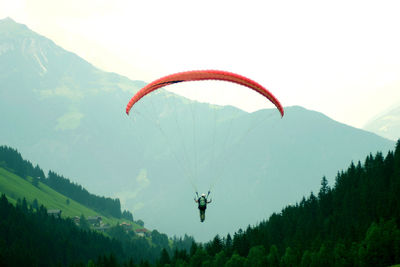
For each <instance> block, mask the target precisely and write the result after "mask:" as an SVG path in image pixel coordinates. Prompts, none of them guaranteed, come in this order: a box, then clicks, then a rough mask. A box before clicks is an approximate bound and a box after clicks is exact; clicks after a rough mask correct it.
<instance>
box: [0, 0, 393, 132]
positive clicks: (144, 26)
mask: <svg viewBox="0 0 400 267" xmlns="http://www.w3.org/2000/svg"><path fill="white" fill-rule="evenodd" d="M399 14H400V1H398V0H395V1H383V0H379V1H367V0H363V1H349V0H347V1H337V0H336V1H323V0H317V1H298V0H296V1H266V0H260V1H252V0H246V1H245V0H241V1H235V0H227V1H225V0H202V1H191V0H179V1H178V0H159V1H151V0H146V1H144V0H140V1H136V0H25V1H23V0H0V19H2V18H5V17H11V18H12V19H14V20H15V21H17V22H19V23H23V24H26V25H27V26H28V27H29V28H31V29H32V30H34V31H36V32H38V33H40V34H42V35H44V36H46V37H48V38H50V39H52V40H53V41H55V42H56V43H57V44H58V45H60V46H62V47H63V48H65V49H67V50H69V51H72V52H74V53H76V54H78V55H79V56H81V57H83V58H84V59H86V60H88V61H89V62H91V63H92V64H94V65H95V66H97V67H99V68H101V69H103V70H106V71H113V72H117V73H119V74H122V75H125V76H127V77H129V78H131V79H136V80H144V81H147V82H150V81H151V80H153V79H156V78H159V77H161V76H164V75H167V74H171V73H174V72H178V71H184V70H192V69H222V70H228V71H232V72H236V73H239V74H242V75H245V76H247V77H249V78H251V79H253V80H256V81H257V82H259V83H261V84H262V85H264V86H265V87H267V88H268V89H269V90H270V91H271V92H272V93H273V94H274V95H275V96H276V97H277V98H278V99H279V100H280V101H281V102H282V104H283V105H284V106H291V105H300V106H303V107H306V108H308V109H313V110H317V111H320V112H323V113H324V114H326V115H328V116H330V117H332V118H333V119H335V120H338V121H340V122H343V123H347V124H350V125H353V126H355V127H362V126H363V125H364V124H365V123H366V122H367V121H368V120H369V119H371V118H372V117H373V116H375V115H376V114H378V113H381V112H382V111H385V110H387V109H388V108H390V107H392V106H394V105H400V16H399ZM192 84H194V83H192ZM218 85H222V83H218ZM188 87H191V88H192V87H193V88H196V87H199V85H189V84H185V85H183V87H181V88H184V89H185V91H187V92H189V94H191V93H193V90H187V89H186V88H188ZM223 87H226V88H225V90H229V89H231V86H226V85H224V86H223ZM195 91H200V90H195ZM242 91H243V90H242ZM244 91H246V90H244ZM222 92H226V91H222ZM207 94H210V93H209V92H207ZM224 94H225V95H226V93H224ZM235 95H236V94H235ZM238 95H239V97H237V98H236V99H232V100H231V101H235V102H234V103H236V104H237V105H239V106H240V107H242V108H244V109H246V110H250V111H251V110H254V109H257V108H260V107H261V106H260V103H259V101H256V100H255V99H253V98H248V97H243V95H241V92H239V93H238ZM192 97H195V98H198V99H200V100H204V99H205V98H204V97H205V96H203V95H195V96H192ZM212 98H213V99H215V100H217V101H216V102H217V103H218V101H220V100H219V98H221V99H222V100H221V101H223V99H226V96H224V97H218V96H216V95H215V94H212ZM127 101H128V99H127ZM220 103H224V102H220Z"/></svg>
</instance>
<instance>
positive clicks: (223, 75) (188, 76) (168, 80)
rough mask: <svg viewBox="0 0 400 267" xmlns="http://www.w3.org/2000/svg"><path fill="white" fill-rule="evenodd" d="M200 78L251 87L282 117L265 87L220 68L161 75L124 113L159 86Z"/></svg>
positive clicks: (137, 95)
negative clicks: (268, 101)
mask: <svg viewBox="0 0 400 267" xmlns="http://www.w3.org/2000/svg"><path fill="white" fill-rule="evenodd" d="M201 80H221V81H228V82H233V83H237V84H240V85H243V86H246V87H248V88H250V89H253V90H254V91H256V92H257V93H260V94H261V95H263V96H264V97H266V98H267V99H269V100H270V101H271V102H272V103H273V104H274V105H275V106H276V107H277V109H278V110H279V112H280V114H281V116H282V117H283V114H284V112H283V107H282V105H281V104H280V103H279V101H278V99H277V98H276V97H275V96H274V95H272V94H271V93H270V92H269V91H268V90H267V89H265V88H264V87H263V86H262V85H260V84H258V83H257V82H255V81H253V80H250V79H249V78H246V77H244V76H241V75H239V74H235V73H232V72H227V71H220V70H194V71H185V72H179V73H175V74H171V75H168V76H165V77H162V78H160V79H158V80H155V81H153V82H151V83H149V84H148V85H146V86H145V87H143V88H142V89H140V90H139V91H138V92H137V93H136V94H135V95H134V96H133V97H132V98H131V100H130V101H129V103H128V105H127V106H126V114H128V115H129V111H130V110H131V108H132V106H133V105H134V104H135V103H136V102H138V101H139V100H140V99H141V98H142V97H144V96H145V95H147V94H149V93H151V92H153V91H154V90H157V89H159V88H161V87H164V86H167V85H170V84H174V83H179V82H188V81H201Z"/></svg>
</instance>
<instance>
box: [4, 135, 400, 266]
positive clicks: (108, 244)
mask: <svg viewBox="0 0 400 267" xmlns="http://www.w3.org/2000/svg"><path fill="white" fill-rule="evenodd" d="M1 164H3V165H5V163H4V160H3V162H2V163H1ZM28 165H29V164H28ZM7 167H8V168H16V169H17V167H16V166H14V165H12V164H10V163H8V162H7ZM34 170H35V168H34V167H32V169H30V171H34ZM23 171H26V170H20V172H23ZM42 179H43V178H42ZM46 179H48V178H46ZM399 195H400V140H399V141H398V142H397V144H396V147H395V150H394V151H390V152H389V153H388V154H387V155H386V156H384V155H382V153H377V154H376V155H372V154H370V155H368V156H367V157H366V159H365V161H364V162H357V163H353V162H351V163H350V165H349V167H348V168H347V169H346V170H343V171H340V172H338V173H337V176H336V178H335V183H334V185H332V186H330V185H329V184H328V180H327V178H326V177H322V179H321V187H320V189H319V192H316V193H314V192H311V193H310V195H309V196H307V197H303V198H302V199H301V200H300V201H299V202H298V203H296V204H294V205H289V206H287V207H285V208H283V209H282V211H281V212H279V213H274V214H272V215H271V216H270V217H269V218H268V219H266V220H265V221H263V222H261V223H259V224H257V225H255V226H248V227H247V229H245V230H243V229H239V230H238V231H237V232H235V233H233V234H232V235H230V234H228V235H227V236H224V237H221V236H219V235H217V236H215V237H214V238H213V239H212V240H211V241H209V242H206V243H197V242H195V241H194V240H193V239H192V238H189V237H188V236H185V238H184V239H182V238H180V239H177V238H174V239H169V238H168V237H167V236H166V235H164V234H160V233H159V232H158V231H157V230H153V231H152V232H151V236H150V237H147V238H145V237H138V236H135V235H134V233H128V232H125V231H124V230H123V228H122V227H120V226H115V227H113V229H112V230H111V231H109V232H108V233H106V234H103V233H99V232H95V231H91V230H85V229H82V228H79V227H78V226H76V225H75V224H74V223H73V221H72V220H71V219H61V218H54V217H53V216H49V215H48V214H47V212H46V209H45V208H44V207H43V206H40V207H39V208H36V209H35V208H33V207H32V206H31V205H29V204H28V203H26V201H25V200H22V201H19V202H18V203H17V205H16V206H13V205H11V204H10V203H8V201H7V198H6V197H5V195H2V196H1V198H0V217H1V221H0V265H1V266H39V265H41V266H54V265H58V266H226V267H230V266H245V267H247V266H391V265H394V264H399V263H400V198H399Z"/></svg>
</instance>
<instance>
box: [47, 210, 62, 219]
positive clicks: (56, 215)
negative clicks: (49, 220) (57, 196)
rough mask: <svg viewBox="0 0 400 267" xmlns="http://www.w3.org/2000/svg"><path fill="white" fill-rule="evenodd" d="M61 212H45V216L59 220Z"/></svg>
mask: <svg viewBox="0 0 400 267" xmlns="http://www.w3.org/2000/svg"><path fill="white" fill-rule="evenodd" d="M61 212H62V211H61V210H47V214H48V215H50V216H53V217H54V218H61Z"/></svg>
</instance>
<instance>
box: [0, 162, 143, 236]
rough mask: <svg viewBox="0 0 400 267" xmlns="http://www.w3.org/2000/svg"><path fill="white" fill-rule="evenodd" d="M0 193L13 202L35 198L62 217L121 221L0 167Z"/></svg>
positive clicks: (108, 221) (113, 222) (107, 221)
mask: <svg viewBox="0 0 400 267" xmlns="http://www.w3.org/2000/svg"><path fill="white" fill-rule="evenodd" d="M0 193H4V194H5V195H6V196H7V198H8V200H9V201H10V202H11V203H13V204H15V203H16V202H17V200H18V199H23V198H25V199H26V200H27V202H28V204H31V203H32V202H33V201H34V199H37V201H38V202H39V205H43V206H45V207H46V208H47V209H48V210H49V209H59V210H61V211H62V216H63V217H71V218H72V217H74V216H81V215H82V214H83V215H84V216H85V217H86V218H87V217H89V216H96V215H98V216H101V217H102V219H103V222H104V223H108V224H110V225H115V224H117V223H120V222H122V220H121V219H117V218H113V217H109V216H104V215H103V214H99V212H96V211H94V210H92V209H89V208H87V207H85V206H84V205H81V204H80V203H78V202H76V201H74V200H72V199H69V198H67V197H66V196H64V195H62V194H60V193H58V192H57V191H55V190H53V189H51V188H50V187H48V186H47V185H45V184H43V183H41V182H39V183H38V186H37V187H36V186H34V185H33V184H32V178H31V177H28V179H27V180H25V179H22V178H21V177H19V176H17V175H15V174H13V173H12V172H10V171H8V170H6V169H4V168H1V167H0ZM133 227H134V229H136V228H142V227H141V226H139V225H137V224H133Z"/></svg>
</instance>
